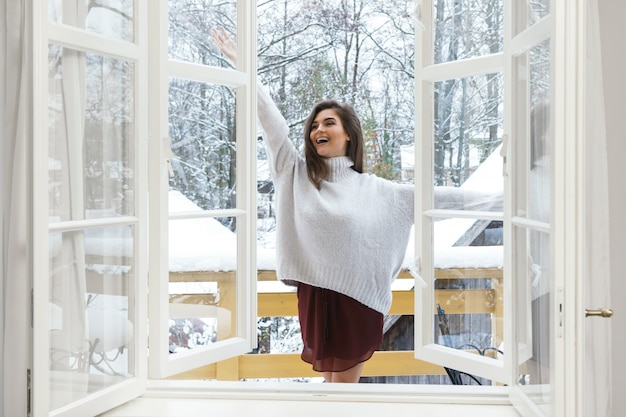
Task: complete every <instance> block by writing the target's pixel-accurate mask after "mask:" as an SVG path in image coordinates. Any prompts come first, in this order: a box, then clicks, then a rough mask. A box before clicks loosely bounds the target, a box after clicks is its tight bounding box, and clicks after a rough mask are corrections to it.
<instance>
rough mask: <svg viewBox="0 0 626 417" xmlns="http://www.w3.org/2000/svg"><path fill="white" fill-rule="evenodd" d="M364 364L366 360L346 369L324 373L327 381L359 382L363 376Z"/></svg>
mask: <svg viewBox="0 0 626 417" xmlns="http://www.w3.org/2000/svg"><path fill="white" fill-rule="evenodd" d="M363 365H365V362H361V363H359V364H357V365H355V366H353V367H352V368H350V369H348V370H346V371H342V372H322V375H324V379H325V380H326V382H345V383H357V382H359V379H360V378H361V372H363Z"/></svg>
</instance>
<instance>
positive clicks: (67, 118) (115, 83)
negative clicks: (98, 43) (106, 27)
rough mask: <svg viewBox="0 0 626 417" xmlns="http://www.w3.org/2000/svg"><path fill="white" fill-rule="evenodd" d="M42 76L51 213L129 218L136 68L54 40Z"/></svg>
mask: <svg viewBox="0 0 626 417" xmlns="http://www.w3.org/2000/svg"><path fill="white" fill-rule="evenodd" d="M48 75H49V80H48V81H49V91H48V115H49V135H48V136H49V159H48V167H49V168H48V172H49V202H50V211H49V213H50V216H51V217H52V218H54V219H57V220H62V221H65V220H78V219H83V218H86V217H88V216H89V215H91V216H93V217H112V216H121V215H133V214H134V211H135V208H134V204H135V198H134V190H135V163H134V160H135V155H134V146H135V128H134V124H135V120H134V117H135V114H134V113H135V112H134V98H133V97H134V94H135V92H134V88H133V83H134V77H135V75H134V65H133V64H132V63H130V62H126V61H121V60H117V59H113V58H108V57H104V56H100V55H93V54H85V53H82V52H78V51H74V50H71V49H67V48H61V47H58V46H55V45H52V46H51V47H50V49H49V58H48ZM81 81H82V82H81Z"/></svg>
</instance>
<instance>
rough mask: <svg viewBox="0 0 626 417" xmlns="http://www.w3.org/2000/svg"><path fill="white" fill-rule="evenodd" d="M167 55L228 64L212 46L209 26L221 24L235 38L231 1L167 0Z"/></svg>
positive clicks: (188, 60) (204, 63)
mask: <svg viewBox="0 0 626 417" xmlns="http://www.w3.org/2000/svg"><path fill="white" fill-rule="evenodd" d="M169 10H170V13H169V17H170V21H169V25H170V26H169V28H170V32H169V38H170V42H169V57H170V58H171V59H177V60H180V61H187V62H193V63H195V64H203V65H213V66H225V67H230V66H231V65H230V63H229V61H228V60H227V59H226V58H225V57H224V56H223V55H222V54H221V52H220V51H219V50H218V49H217V48H216V47H215V46H214V45H213V42H212V41H211V29H213V28H218V27H223V28H224V29H226V30H227V31H228V33H230V34H231V36H232V37H233V39H236V36H235V35H236V33H237V27H236V22H237V3H236V1H235V0H225V1H220V2H216V1H211V0H169Z"/></svg>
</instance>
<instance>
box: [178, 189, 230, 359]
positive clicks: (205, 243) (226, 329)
mask: <svg viewBox="0 0 626 417" xmlns="http://www.w3.org/2000/svg"><path fill="white" fill-rule="evenodd" d="M169 203H170V214H171V215H174V216H175V213H176V212H189V211H194V210H195V211H198V213H199V214H200V213H202V211H201V210H200V209H199V207H198V206H197V205H195V204H194V203H193V202H192V201H191V200H189V199H187V198H186V197H184V196H183V195H182V194H181V193H179V192H178V191H170V193H169ZM169 262H170V284H169V290H170V323H169V326H170V327H169V329H170V353H172V354H175V353H180V352H183V351H185V350H192V349H197V348H202V347H206V346H208V345H210V344H212V343H215V342H218V341H221V340H225V339H228V338H232V337H235V336H237V327H236V323H237V321H236V320H237V308H236V307H237V285H236V282H237V281H236V280H237V227H236V219H235V218H234V217H224V218H212V217H199V218H195V219H188V218H187V219H175V218H172V219H171V220H170V221H169Z"/></svg>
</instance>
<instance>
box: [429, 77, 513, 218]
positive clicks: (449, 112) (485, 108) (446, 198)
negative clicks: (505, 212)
mask: <svg viewBox="0 0 626 417" xmlns="http://www.w3.org/2000/svg"><path fill="white" fill-rule="evenodd" d="M434 105H435V109H434V114H435V125H434V141H435V143H434V155H433V157H434V162H433V168H434V172H433V178H434V185H435V186H443V187H453V188H459V189H461V190H463V192H461V191H453V190H448V191H447V192H445V190H440V192H439V193H438V192H437V191H436V192H435V208H444V209H445V208H449V209H458V210H466V209H467V210H482V211H501V210H502V189H503V184H504V182H503V178H502V158H501V157H500V155H499V150H500V145H501V142H502V111H501V109H502V76H501V75H500V74H488V75H483V76H475V77H467V78H461V79H454V80H447V81H441V82H437V83H435V104H434ZM476 191H480V193H479V194H481V195H478V194H476Z"/></svg>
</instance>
